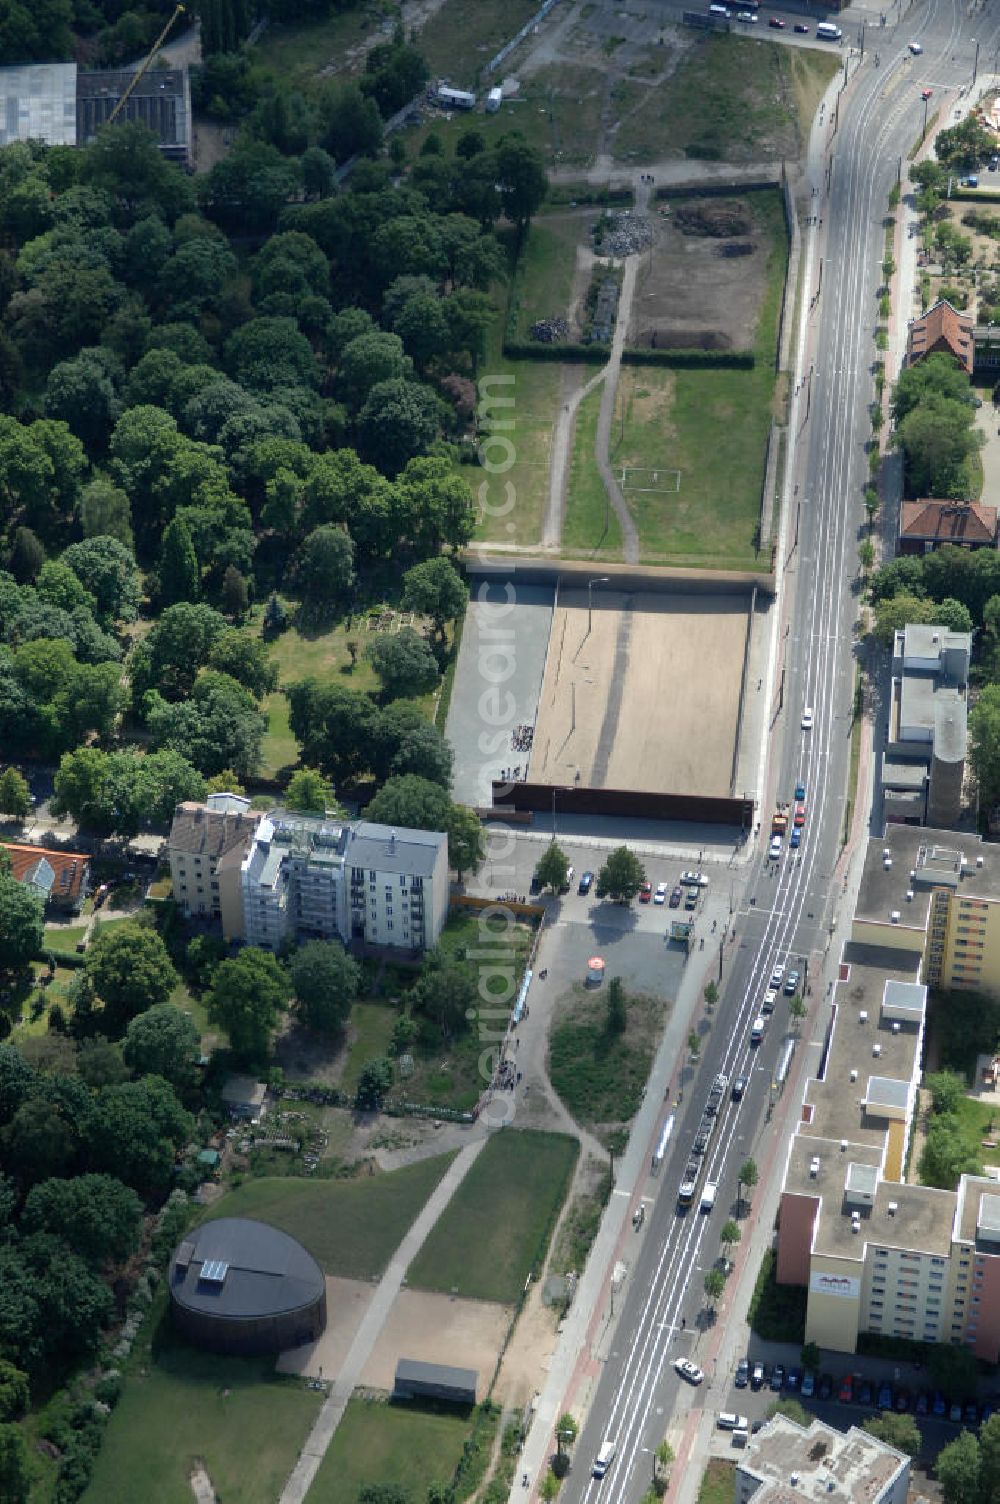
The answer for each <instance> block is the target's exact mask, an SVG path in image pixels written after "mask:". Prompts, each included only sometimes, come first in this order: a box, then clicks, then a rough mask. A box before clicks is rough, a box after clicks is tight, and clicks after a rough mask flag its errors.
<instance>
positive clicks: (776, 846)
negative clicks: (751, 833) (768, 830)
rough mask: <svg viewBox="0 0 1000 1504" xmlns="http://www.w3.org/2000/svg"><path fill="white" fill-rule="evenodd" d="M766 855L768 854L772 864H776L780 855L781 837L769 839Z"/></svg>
mask: <svg viewBox="0 0 1000 1504" xmlns="http://www.w3.org/2000/svg"><path fill="white" fill-rule="evenodd" d="M767 854H768V857H769V858H770V860H771V861H772V862H776V861H777V860H778V858H779V857H780V855H781V837H780V836H772V837H771V844H770V846H769V847H768V848H767Z"/></svg>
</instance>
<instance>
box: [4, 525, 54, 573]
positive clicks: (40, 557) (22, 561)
mask: <svg viewBox="0 0 1000 1504" xmlns="http://www.w3.org/2000/svg"><path fill="white" fill-rule="evenodd" d="M7 562H8V565H9V567H10V572H11V574H12V575H13V576H14V578H15V580H17V581H18V583H19V584H21V585H27V584H29V583H30V582H31V581H32V580H33V579H34V578H35V576H36V575H37V574H38V573H39V572H40V571H41V568H42V565H43V564H44V563H45V545H44V544H43V543H42V541H41V539H40V538H39V537H38V535H37V534H36V533H34V532H32V530H31V528H30V527H19V528H15V530H14V543H13V546H12V548H11V551H10V558H9V559H8V561H7Z"/></svg>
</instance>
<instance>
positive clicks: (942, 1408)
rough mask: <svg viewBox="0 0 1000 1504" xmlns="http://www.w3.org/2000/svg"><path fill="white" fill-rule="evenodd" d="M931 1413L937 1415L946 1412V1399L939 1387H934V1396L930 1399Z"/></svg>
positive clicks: (945, 1413)
mask: <svg viewBox="0 0 1000 1504" xmlns="http://www.w3.org/2000/svg"><path fill="white" fill-rule="evenodd" d="M931 1414H932V1415H937V1416H941V1415H947V1414H948V1401H947V1400H946V1399H945V1397H944V1395H943V1394H942V1393H941V1391H940V1389H935V1391H934V1398H933V1399H932V1400H931Z"/></svg>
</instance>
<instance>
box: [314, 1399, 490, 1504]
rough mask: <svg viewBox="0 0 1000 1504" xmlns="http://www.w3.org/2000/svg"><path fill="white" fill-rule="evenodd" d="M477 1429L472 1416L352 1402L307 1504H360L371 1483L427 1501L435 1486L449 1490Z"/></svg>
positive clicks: (463, 1412)
mask: <svg viewBox="0 0 1000 1504" xmlns="http://www.w3.org/2000/svg"><path fill="white" fill-rule="evenodd" d="M471 1428H472V1423H471V1421H470V1419H469V1415H468V1412H467V1411H461V1410H459V1411H450V1412H445V1411H442V1412H441V1413H440V1414H435V1413H434V1412H433V1411H432V1410H429V1409H425V1408H423V1407H418V1406H413V1405H391V1404H380V1403H378V1402H377V1401H374V1400H357V1399H355V1400H351V1401H350V1403H349V1404H348V1406H347V1411H346V1413H345V1415H344V1418H343V1420H342V1421H341V1423H340V1425H339V1426H338V1427H337V1431H336V1434H335V1435H334V1438H333V1441H332V1442H331V1444H330V1448H329V1451H328V1452H327V1454H326V1456H325V1457H324V1459H323V1462H322V1464H321V1465H320V1469H319V1472H318V1473H317V1474H316V1481H315V1482H314V1483H313V1486H312V1488H311V1489H310V1490H309V1493H308V1494H307V1495H306V1504H357V1498H358V1494H359V1492H360V1490H361V1489H362V1488H363V1487H364V1485H365V1484H366V1483H373V1482H375V1481H376V1475H377V1481H378V1482H379V1483H382V1484H387V1485H392V1484H396V1485H397V1486H399V1487H400V1488H405V1489H406V1491H407V1494H408V1495H410V1496H412V1497H413V1498H414V1499H417V1498H420V1499H423V1498H425V1497H426V1494H427V1490H428V1488H430V1486H431V1484H432V1483H438V1484H441V1485H447V1484H449V1483H450V1482H451V1479H452V1476H453V1474H454V1472H455V1468H456V1467H457V1466H458V1461H459V1458H460V1457H461V1455H462V1448H463V1446H464V1444H465V1440H466V1437H467V1436H468V1435H469V1432H470V1430H471Z"/></svg>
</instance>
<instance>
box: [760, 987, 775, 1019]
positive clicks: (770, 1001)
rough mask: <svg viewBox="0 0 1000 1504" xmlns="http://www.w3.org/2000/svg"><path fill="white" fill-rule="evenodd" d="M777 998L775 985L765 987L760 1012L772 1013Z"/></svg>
mask: <svg viewBox="0 0 1000 1504" xmlns="http://www.w3.org/2000/svg"><path fill="white" fill-rule="evenodd" d="M777 1000H778V989H777V987H769V988H768V989H767V991H766V992H765V993H764V1001H763V1003H762V1004H761V1012H762V1013H773V1012H774V1005H775V1003H776V1002H777Z"/></svg>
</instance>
